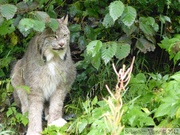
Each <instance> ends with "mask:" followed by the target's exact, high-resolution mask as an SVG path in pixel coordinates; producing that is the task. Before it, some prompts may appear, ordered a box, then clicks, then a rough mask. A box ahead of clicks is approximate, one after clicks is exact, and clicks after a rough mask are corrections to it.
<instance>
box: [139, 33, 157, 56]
mask: <svg viewBox="0 0 180 135" xmlns="http://www.w3.org/2000/svg"><path fill="white" fill-rule="evenodd" d="M136 47H137V48H138V49H139V50H140V51H141V52H143V53H147V51H154V49H155V45H154V44H152V43H150V42H149V41H147V40H146V39H145V38H144V37H143V36H141V37H140V38H139V39H138V40H137V41H136Z"/></svg>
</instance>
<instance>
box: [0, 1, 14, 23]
mask: <svg viewBox="0 0 180 135" xmlns="http://www.w3.org/2000/svg"><path fill="white" fill-rule="evenodd" d="M16 11H17V7H16V6H15V5H12V4H4V5H0V13H1V14H2V16H3V17H5V18H6V19H7V20H9V19H11V18H13V17H14V15H15V13H16Z"/></svg>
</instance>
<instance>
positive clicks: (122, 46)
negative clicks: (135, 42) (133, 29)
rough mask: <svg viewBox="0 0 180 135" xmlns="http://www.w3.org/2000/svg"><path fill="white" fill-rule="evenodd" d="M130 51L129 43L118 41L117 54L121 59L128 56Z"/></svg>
mask: <svg viewBox="0 0 180 135" xmlns="http://www.w3.org/2000/svg"><path fill="white" fill-rule="evenodd" d="M129 53H130V45H129V44H127V43H118V44H117V49H116V54H115V56H116V57H117V58H118V59H119V60H121V59H123V58H126V57H127V56H128V55H129Z"/></svg>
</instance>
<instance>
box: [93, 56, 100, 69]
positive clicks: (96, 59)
mask: <svg viewBox="0 0 180 135" xmlns="http://www.w3.org/2000/svg"><path fill="white" fill-rule="evenodd" d="M91 64H92V65H93V67H95V68H96V69H97V70H98V69H99V67H100V65H101V53H97V54H96V55H95V56H94V57H93V58H92V60H91Z"/></svg>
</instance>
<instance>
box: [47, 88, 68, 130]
mask: <svg viewBox="0 0 180 135" xmlns="http://www.w3.org/2000/svg"><path fill="white" fill-rule="evenodd" d="M66 94H67V92H66V91H65V89H58V90H57V91H55V93H54V94H53V95H52V97H51V98H50V106H49V117H48V125H55V126H58V127H62V126H64V125H65V124H66V121H65V120H64V119H63V118H62V109H63V102H64V98H65V96H66Z"/></svg>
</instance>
